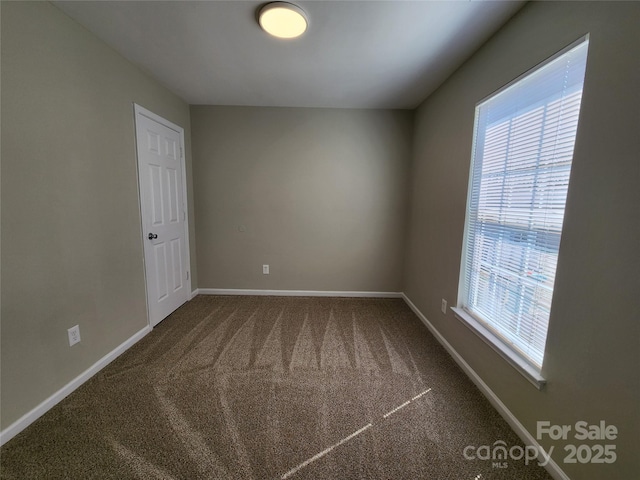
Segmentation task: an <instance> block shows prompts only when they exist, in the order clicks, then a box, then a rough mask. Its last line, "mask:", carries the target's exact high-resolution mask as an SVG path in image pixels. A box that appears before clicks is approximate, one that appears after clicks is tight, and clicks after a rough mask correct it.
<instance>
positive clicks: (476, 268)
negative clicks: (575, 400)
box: [461, 40, 588, 370]
mask: <svg viewBox="0 0 640 480" xmlns="http://www.w3.org/2000/svg"><path fill="white" fill-rule="evenodd" d="M587 48H588V41H586V40H585V41H584V42H582V43H580V44H579V45H577V46H575V47H573V48H570V49H569V50H568V51H566V52H564V53H562V54H561V55H559V56H557V57H555V58H554V59H552V60H550V61H548V62H547V63H545V64H544V65H543V66H541V67H539V68H537V69H536V70H535V71H533V72H532V73H529V74H527V75H525V76H524V77H522V78H521V79H519V80H517V81H516V82H514V83H512V84H511V85H509V86H508V87H506V88H504V89H503V90H502V91H500V92H498V93H497V94H495V95H493V96H492V97H490V98H489V99H487V100H485V101H483V102H482V103H480V104H479V105H478V106H477V108H476V123H475V132H474V149H473V157H472V166H471V179H470V191H469V200H468V208H467V223H466V229H465V232H466V238H465V252H464V262H463V269H462V276H463V281H462V285H463V290H462V295H461V307H462V308H463V309H464V310H465V311H467V313H469V314H470V315H472V316H473V317H474V318H475V319H476V320H478V321H479V322H481V323H482V324H483V325H485V326H486V327H487V328H489V329H490V330H491V331H493V332H494V333H495V334H497V335H498V336H499V337H500V339H501V340H503V341H504V343H505V344H506V345H507V346H508V347H509V348H511V349H513V350H514V351H515V352H516V353H517V354H518V355H519V356H521V357H522V358H524V359H525V360H526V361H527V362H528V363H530V364H531V365H532V366H534V367H536V368H537V369H538V370H539V369H540V368H541V366H542V361H543V356H544V348H545V343H546V338H547V328H548V324H549V312H550V310H551V301H552V297H553V286H554V280H555V274H556V264H557V260H558V249H559V246H560V236H561V234H562V223H563V219H564V209H565V202H566V198H567V189H568V186H569V176H570V173H571V162H572V158H573V149H574V144H575V136H576V130H577V127H578V115H579V113H580V101H581V98H582V86H583V82H584V75H585V69H586V60H587Z"/></svg>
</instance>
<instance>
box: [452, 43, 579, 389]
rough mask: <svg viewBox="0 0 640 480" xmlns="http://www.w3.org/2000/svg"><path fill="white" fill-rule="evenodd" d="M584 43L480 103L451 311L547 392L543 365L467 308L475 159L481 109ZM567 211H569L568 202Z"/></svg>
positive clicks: (535, 68) (574, 46) (510, 83)
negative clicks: (457, 278)
mask: <svg viewBox="0 0 640 480" xmlns="http://www.w3.org/2000/svg"><path fill="white" fill-rule="evenodd" d="M584 43H587V45H586V48H587V55H588V47H589V45H588V43H589V35H588V34H587V35H585V36H583V37H581V38H579V39H578V40H576V41H574V42H572V43H571V44H570V45H568V46H566V47H565V48H563V49H561V50H560V51H559V52H557V53H556V54H554V55H552V56H551V57H549V58H547V59H546V60H544V61H542V62H540V63H539V64H537V65H535V66H534V67H533V68H531V69H529V70H527V71H526V72H524V73H523V74H521V75H519V76H518V77H517V78H515V79H514V80H512V81H511V82H509V83H507V84H506V85H504V86H503V87H501V88H499V89H498V90H496V91H494V92H493V93H491V94H490V95H488V96H486V97H485V98H483V99H482V100H480V101H479V102H478V103H477V104H476V108H475V111H474V127H473V143H472V150H471V162H470V170H469V184H468V187H467V202H466V207H465V223H464V236H463V245H462V255H461V267H460V277H459V285H458V299H457V300H458V301H457V306H456V307H451V310H452V311H453V312H454V315H455V317H456V318H457V319H458V320H460V321H461V322H462V323H463V324H464V325H465V326H466V327H468V328H469V329H470V330H471V331H472V332H473V333H475V334H476V335H477V336H478V337H479V338H481V339H482V340H483V341H484V342H485V343H486V344H487V345H489V346H490V347H491V348H492V349H493V350H494V351H495V352H496V353H498V354H499V355H500V356H501V357H502V358H503V359H505V360H506V361H507V362H508V364H510V365H511V366H512V367H514V368H515V369H516V371H518V372H519V373H520V374H522V375H523V376H524V377H525V378H526V379H527V380H528V381H529V382H530V383H531V384H532V385H534V386H535V387H536V388H537V389H538V390H541V389H542V388H544V385H545V384H546V379H545V378H544V377H543V375H542V369H543V365H540V368H538V367H537V365H535V364H534V363H533V362H532V361H531V360H529V359H528V358H527V357H526V356H525V355H523V354H522V353H520V352H519V351H518V349H517V347H515V346H512V345H510V344H509V342H508V341H506V340H505V339H504V338H502V336H501V335H500V333H499V331H498V329H495V330H494V329H493V327H492V326H491V325H490V324H489V322H487V321H483V320H481V319H480V314H476V315H474V314H473V313H472V312H470V311H469V310H467V309H466V308H465V305H466V302H467V298H466V297H467V292H468V285H467V281H466V280H467V275H466V271H467V263H468V261H469V258H468V244H469V241H470V228H471V227H470V224H471V222H472V221H473V219H472V218H471V215H470V210H471V204H472V192H473V185H474V180H475V179H474V163H475V157H476V149H477V148H478V147H479V144H480V143H483V142H484V141H485V137H484V136H483V138H481V139H479V138H478V133H479V132H478V130H479V127H480V125H479V124H480V122H479V110H480V107H481V106H482V105H483V104H485V103H486V102H488V101H490V100H491V99H493V98H494V97H496V96H497V95H499V94H501V93H502V92H504V91H505V90H507V89H508V88H510V87H512V86H513V85H515V84H517V83H519V82H520V81H522V80H524V79H525V78H527V77H529V76H530V75H532V74H534V73H535V72H537V71H539V70H540V69H542V68H544V67H545V66H546V65H548V64H549V63H551V62H553V61H554V60H557V59H558V58H560V57H562V56H563V55H565V54H566V53H568V52H569V51H570V50H572V49H574V48H576V47H578V46H580V45H581V44H584ZM584 78H586V71H585V77H584ZM584 78H583V82H582V85H583V87H582V89H583V90H584ZM532 105H533V104H532ZM578 128H579V120H578V127H577V129H576V134H575V137H574V146H575V142H576V139H577V132H578ZM485 134H486V132H485ZM569 181H570V180H569ZM565 210H566V200H565ZM561 236H562V230H561V231H560V237H561ZM558 253H559V250H558ZM551 302H552V303H551V305H553V293H552V300H551ZM550 323H551V316H549V324H550ZM547 338H548V330H547ZM541 363H542V364H543V363H544V357H543V360H542V362H541Z"/></svg>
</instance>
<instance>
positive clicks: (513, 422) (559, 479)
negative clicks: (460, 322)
mask: <svg viewBox="0 0 640 480" xmlns="http://www.w3.org/2000/svg"><path fill="white" fill-rule="evenodd" d="M402 298H403V299H404V301H405V302H406V303H407V305H408V306H409V308H411V310H413V313H415V314H416V315H417V316H418V318H419V319H420V320H421V321H422V323H424V324H425V325H426V327H427V328H428V329H429V331H430V332H431V333H432V334H433V336H434V337H436V340H438V342H440V344H441V345H442V346H443V347H444V348H445V350H447V352H449V355H451V357H453V360H454V361H455V362H456V363H457V364H458V366H459V367H460V368H461V369H462V370H463V371H464V373H466V374H467V376H468V377H469V378H470V379H471V381H472V382H473V383H474V384H475V385H476V386H477V387H478V388H479V389H480V391H481V392H482V394H483V395H484V396H485V397H486V398H487V400H489V402H490V403H491V405H493V407H494V408H495V409H496V410H497V411H498V413H499V414H500V415H501V416H502V418H504V419H505V420H506V422H507V423H508V424H509V426H510V427H511V428H512V429H513V431H514V432H515V433H516V434H517V435H518V436H519V437H520V439H521V440H522V441H523V442H524V443H525V445H532V446H534V447H536V448H538V449H541V448H542V447H541V446H540V444H539V443H538V441H537V440H536V439H535V437H534V436H533V435H531V433H529V431H528V430H527V429H526V428H525V427H524V425H522V423H520V421H519V420H518V419H517V418H516V417H515V415H514V414H513V413H511V411H510V410H509V409H508V408H507V406H506V405H505V404H504V403H502V400H500V399H499V398H498V396H497V395H496V394H495V393H494V392H493V390H491V389H490V388H489V386H488V385H487V384H486V383H485V382H484V381H483V380H482V378H480V376H479V375H478V374H477V373H476V372H475V370H473V368H471V366H470V365H469V364H468V363H467V362H466V361H465V360H464V358H462V356H461V355H460V354H459V353H458V352H457V351H456V350H455V349H454V348H453V347H452V346H451V344H450V343H449V342H447V340H445V338H444V337H443V336H442V335H441V334H440V332H438V330H436V328H435V327H434V326H433V325H432V324H431V322H430V321H429V320H427V317H425V316H424V315H423V314H422V312H421V311H420V310H418V307H416V306H415V305H414V304H413V302H412V301H411V300H409V297H407V296H406V294H404V293H402ZM544 468H545V470H547V472H549V474H550V475H551V476H552V477H553V478H554V479H555V480H570V478H569V477H568V476H567V474H566V473H564V471H562V469H561V468H560V466H559V465H558V464H557V463H556V462H554V461H553V459H550V460H549V463H547V465H546V466H545V467H544Z"/></svg>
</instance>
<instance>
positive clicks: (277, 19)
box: [258, 2, 309, 38]
mask: <svg viewBox="0 0 640 480" xmlns="http://www.w3.org/2000/svg"><path fill="white" fill-rule="evenodd" d="M258 22H259V23H260V26H261V27H262V29H263V30H264V31H265V32H267V33H268V34H269V35H273V36H274V37H278V38H296V37H299V36H300V35H302V34H303V33H304V32H305V31H306V30H307V26H308V25H309V21H308V20H307V15H306V14H305V13H304V11H303V10H302V9H301V8H300V7H298V6H296V5H293V4H291V3H286V2H272V3H267V4H266V5H265V6H263V7H262V8H261V9H260V13H259V14H258Z"/></svg>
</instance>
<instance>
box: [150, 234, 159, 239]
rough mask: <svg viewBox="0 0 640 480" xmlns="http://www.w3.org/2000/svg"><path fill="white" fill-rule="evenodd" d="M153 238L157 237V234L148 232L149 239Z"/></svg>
mask: <svg viewBox="0 0 640 480" xmlns="http://www.w3.org/2000/svg"><path fill="white" fill-rule="evenodd" d="M154 238H158V235H156V234H155V233H150V234H149V240H153V239H154Z"/></svg>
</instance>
